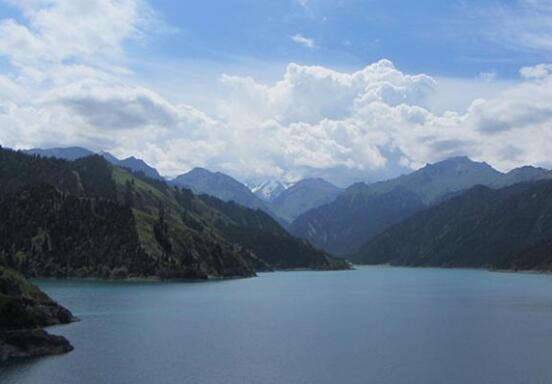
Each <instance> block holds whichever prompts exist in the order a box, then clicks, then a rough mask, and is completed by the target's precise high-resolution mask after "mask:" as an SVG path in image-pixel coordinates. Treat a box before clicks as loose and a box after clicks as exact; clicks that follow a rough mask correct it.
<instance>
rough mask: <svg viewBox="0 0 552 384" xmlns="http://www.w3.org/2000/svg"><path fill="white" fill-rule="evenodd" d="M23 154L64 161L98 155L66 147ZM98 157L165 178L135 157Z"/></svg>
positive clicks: (85, 150)
mask: <svg viewBox="0 0 552 384" xmlns="http://www.w3.org/2000/svg"><path fill="white" fill-rule="evenodd" d="M22 152H23V153H26V154H28V155H39V156H43V157H54V158H58V159H64V160H78V159H82V158H83V157H87V156H93V155H96V153H95V152H92V151H91V150H89V149H86V148H82V147H66V148H49V149H42V148H32V149H27V150H23V151H22ZM98 155H100V156H102V157H103V158H104V159H106V160H107V161H109V162H110V163H111V164H113V165H117V166H119V167H123V168H128V169H130V170H131V171H134V172H142V173H143V174H144V175H145V176H147V177H151V178H152V179H157V180H163V177H161V175H159V172H157V170H156V169H155V168H153V167H152V166H150V165H148V164H147V163H146V162H145V161H144V160H141V159H137V158H136V157H134V156H131V157H127V158H126V159H123V160H119V159H118V158H116V157H115V156H113V155H112V154H110V153H109V152H100V153H98Z"/></svg>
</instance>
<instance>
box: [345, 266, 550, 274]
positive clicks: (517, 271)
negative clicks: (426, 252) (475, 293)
mask: <svg viewBox="0 0 552 384" xmlns="http://www.w3.org/2000/svg"><path fill="white" fill-rule="evenodd" d="M353 267H360V268H369V267H386V268H411V269H442V270H467V271H481V272H496V273H512V274H516V273H520V274H531V275H552V270H551V271H547V270H542V271H539V270H534V269H492V268H485V267H438V266H425V265H393V264H353Z"/></svg>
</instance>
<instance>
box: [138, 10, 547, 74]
mask: <svg viewBox="0 0 552 384" xmlns="http://www.w3.org/2000/svg"><path fill="white" fill-rule="evenodd" d="M151 4H152V6H154V8H155V9H156V10H157V11H158V12H159V13H160V15H161V16H162V18H163V19H164V20H165V21H166V22H167V24H168V25H169V26H170V27H172V28H173V31H172V33H167V34H165V35H164V36H162V37H161V38H156V41H155V44H151V45H150V46H149V47H148V49H147V53H145V52H144V51H143V50H142V49H139V50H138V51H139V53H138V56H141V55H144V54H145V56H148V55H150V54H151V55H153V56H154V57H156V58H160V57H162V58H167V59H169V60H199V61H206V62H210V63H211V64H212V65H215V66H219V65H220V66H223V65H228V66H229V68H233V67H234V66H235V67H236V69H237V70H248V69H249V68H247V65H248V64H249V65H251V66H252V65H254V64H252V63H258V62H264V63H266V64H267V65H269V66H276V65H281V66H284V65H286V64H287V63H288V62H290V61H291V62H298V63H302V64H316V65H325V66H330V67H333V68H337V69H350V68H360V67H363V66H365V65H366V64H367V63H372V62H374V61H376V60H378V59H380V58H390V59H392V60H393V62H394V63H395V64H396V65H397V66H398V67H400V68H402V69H403V70H405V71H409V72H414V73H419V72H424V73H430V74H432V75H434V76H448V77H472V78H473V77H477V76H478V75H479V74H480V73H484V72H496V73H497V75H498V76H500V77H506V78H512V77H517V76H518V70H519V68H520V67H522V66H526V65H531V64H534V63H535V62H539V63H540V62H543V61H548V60H549V59H550V52H549V51H548V52H546V51H542V50H539V49H534V48H533V47H531V46H520V45H515V44H512V42H511V41H509V40H507V38H506V36H500V34H501V33H502V32H501V28H512V26H509V23H513V22H514V20H511V19H509V18H510V17H520V18H522V17H530V15H529V14H528V12H527V11H524V8H525V7H524V5H523V3H521V4H520V2H519V1H513V0H510V1H495V0H471V1H467V0H463V1H458V0H448V1H447V0H423V1H404V0H385V1H379V0H310V1H304V2H300V1H297V0H281V1H275V0H230V1H220V0H204V1H201V2H198V1H178V2H177V1H169V0H157V1H153V2H152V3H151ZM301 4H303V5H301ZM508 12H510V13H511V14H510V15H508ZM295 35H302V36H304V37H305V38H307V39H312V40H313V41H314V44H315V46H314V47H313V48H308V47H306V46H304V45H301V44H298V43H296V42H294V41H293V40H292V39H291V37H292V36H295ZM241 65H243V68H241V69H240V66H241Z"/></svg>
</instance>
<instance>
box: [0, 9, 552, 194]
mask: <svg viewBox="0 0 552 384" xmlns="http://www.w3.org/2000/svg"><path fill="white" fill-rule="evenodd" d="M528 1H529V0H528ZM533 3H534V4H533V5H534V6H539V4H537V3H538V2H535V1H533ZM14 5H16V6H18V7H19V9H20V10H21V12H22V15H23V19H21V21H17V22H16V21H13V20H3V21H0V29H2V32H4V33H5V35H3V37H4V36H5V37H6V38H5V39H4V38H3V39H0V50H1V53H2V54H3V55H5V56H6V57H7V58H8V59H9V61H10V62H11V63H12V68H11V69H10V70H9V71H8V72H7V73H4V74H2V75H0V126H1V127H2V129H1V131H0V144H2V145H4V146H9V147H16V148H21V147H33V146H43V147H48V146H63V145H83V146H86V147H89V148H91V149H94V150H109V151H112V152H114V153H115V154H116V155H119V156H130V155H135V156H138V157H141V158H143V159H145V160H146V161H148V162H149V163H151V164H153V165H155V166H156V167H158V168H159V170H160V171H161V172H162V173H163V174H166V175H171V176H174V175H177V174H179V173H181V172H185V171H187V170H188V169H190V168H191V167H193V166H205V167H208V168H212V169H217V170H222V171H225V172H228V173H231V174H232V175H234V176H236V177H238V178H241V179H243V180H246V179H251V178H256V179H258V178H282V179H287V180H296V179H298V178H300V177H305V176H321V177H326V178H328V179H330V180H332V181H334V182H338V183H340V184H347V183H350V182H353V181H357V180H366V179H371V180H374V179H378V178H382V177H390V176H395V175H396V174H397V173H399V172H404V171H405V170H407V169H410V168H416V167H419V166H421V165H423V164H424V163H426V162H434V161H438V160H441V159H443V158H446V157H449V156H453V155H460V154H462V155H468V156H471V157H473V158H475V159H477V160H484V161H488V162H489V163H491V164H493V165H495V166H498V167H499V168H500V169H504V170H505V169H509V168H511V167H514V166H519V165H523V164H537V165H552V164H551V160H550V159H549V152H550V148H552V77H551V76H550V72H551V68H550V66H549V65H548V64H542V65H537V66H534V67H527V68H523V69H521V71H520V73H521V75H522V79H521V80H520V82H519V83H517V84H510V83H508V84H502V83H501V84H498V83H499V82H498V81H493V82H492V83H493V84H492V92H486V93H485V92H483V90H484V89H483V88H478V87H475V86H474V87H472V86H470V87H468V88H469V89H471V90H472V91H470V92H471V93H473V94H474V95H476V96H479V97H481V96H484V97H485V99H477V100H475V101H473V102H470V103H467V101H466V100H464V99H462V105H464V104H469V107H468V108H456V109H455V111H447V109H446V108H442V107H440V108H436V107H435V106H436V102H435V99H437V98H442V96H441V95H443V92H444V91H443V89H445V90H446V93H453V92H455V90H456V91H458V90H460V91H461V92H462V93H465V92H464V90H465V88H462V84H459V83H457V82H456V83H449V84H444V85H443V84H442V82H441V83H440V82H439V81H437V80H435V79H434V78H432V77H430V76H428V75H425V74H408V73H405V72H403V71H401V70H400V69H398V68H396V67H395V66H394V65H393V63H392V62H391V61H389V60H380V61H378V62H375V63H372V64H370V65H367V66H366V67H365V68H362V69H359V70H356V71H338V70H334V69H330V68H326V67H322V66H307V65H299V64H294V63H291V64H289V65H288V66H287V68H286V70H285V72H284V73H283V75H282V77H281V79H280V80H279V81H276V82H275V83H273V84H267V83H263V82H259V81H256V80H255V79H253V78H250V77H240V76H230V75H223V76H222V77H221V87H225V88H227V89H228V90H229V92H228V93H229V94H228V96H223V97H221V98H220V99H219V100H216V101H214V102H213V103H214V104H216V108H213V111H215V112H213V113H211V115H209V114H206V113H204V112H202V111H200V110H198V109H196V108H193V107H191V106H188V105H180V104H176V103H174V102H171V101H170V100H169V99H167V97H166V96H165V95H164V93H163V92H162V91H159V90H158V91H157V92H155V91H153V90H152V89H150V88H148V87H147V85H144V84H138V83H137V82H136V81H135V78H134V76H133V73H132V70H130V69H129V68H127V67H126V66H125V44H126V42H128V41H130V40H135V39H142V38H144V37H145V32H144V31H146V30H147V28H146V27H145V26H147V25H148V24H149V23H151V22H152V21H151V18H152V17H153V18H154V19H153V20H155V17H154V16H155V15H153V16H152V13H151V11H150V10H149V8H148V7H147V5H146V4H144V3H142V2H140V1H130V0H117V1H115V0H113V1H107V0H101V1H100V0H97V1H90V2H89V1H86V2H85V1H76V0H72V1H66V2H63V1H59V0H58V1H54V0H48V1H46V0H35V1H31V0H28V1H22V2H17V3H15V2H14ZM541 6H544V5H542V4H541ZM88 8H90V12H83V9H88ZM78 12H83V13H85V14H86V15H85V16H84V17H83V19H82V20H81V19H79V20H76V21H75V26H72V25H69V26H67V29H65V28H64V26H65V25H67V24H70V23H63V20H72V19H73V18H77V19H78V17H76V16H75V15H76V14H77V13H78ZM148 20H149V21H148ZM110 28H112V29H110ZM73 35H74V36H73ZM71 36H73V37H74V39H72V38H70V37H71ZM56 41H59V43H60V44H59V46H56V44H54V42H56ZM313 44H314V42H313ZM472 82H473V80H472ZM485 87H486V88H485V89H487V88H489V87H490V85H485ZM471 93H470V94H471ZM476 98H477V97H473V99H476ZM470 99H472V97H471V96H470ZM449 104H456V102H454V103H449Z"/></svg>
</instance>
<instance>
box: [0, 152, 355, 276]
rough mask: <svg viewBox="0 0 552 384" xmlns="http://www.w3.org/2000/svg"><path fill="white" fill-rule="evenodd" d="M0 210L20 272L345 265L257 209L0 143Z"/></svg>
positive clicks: (12, 262) (0, 250) (167, 272)
mask: <svg viewBox="0 0 552 384" xmlns="http://www.w3.org/2000/svg"><path fill="white" fill-rule="evenodd" d="M0 216H1V217H2V218H3V220H2V221H1V222H0V265H3V266H6V267H9V268H13V269H15V270H18V271H20V272H22V273H24V274H25V275H28V276H57V277H71V276H78V277H102V278H124V277H152V276H155V277H161V278H186V279H188V278H189V279H208V278H211V277H215V278H216V277H233V276H239V277H247V276H253V275H255V271H256V270H270V269H273V268H281V269H288V268H310V269H346V268H348V264H347V263H346V262H345V261H343V260H338V259H334V258H333V257H331V256H330V255H328V254H327V253H325V252H323V251H319V250H317V249H315V248H314V247H312V246H311V245H310V244H309V243H308V242H306V241H304V240H300V239H297V238H294V237H293V236H291V235H290V234H289V233H287V232H286V231H285V229H283V228H282V227H281V226H280V225H279V224H278V223H277V222H276V221H274V220H273V219H272V218H271V217H270V216H269V215H267V214H266V213H264V212H262V211H260V210H252V209H249V208H246V207H243V206H241V205H238V204H235V203H231V202H224V201H221V200H219V199H216V198H206V197H204V196H197V195H195V194H194V193H192V192H191V191H190V190H188V189H182V188H178V187H173V186H169V185H167V184H166V183H165V182H164V181H161V180H156V179H151V178H148V177H146V176H145V175H144V174H143V173H141V172H136V173H133V172H131V171H130V170H128V169H126V168H120V167H117V166H114V165H112V164H110V163H109V162H107V161H106V160H105V159H104V158H103V157H101V156H99V155H94V156H89V157H85V158H80V159H78V160H75V161H67V160H62V159H58V158H47V157H37V156H29V155H27V154H24V153H21V152H15V151H11V150H7V149H0ZM252 239H255V240H254V241H253V240H252Z"/></svg>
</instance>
